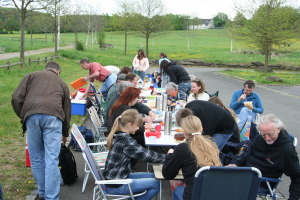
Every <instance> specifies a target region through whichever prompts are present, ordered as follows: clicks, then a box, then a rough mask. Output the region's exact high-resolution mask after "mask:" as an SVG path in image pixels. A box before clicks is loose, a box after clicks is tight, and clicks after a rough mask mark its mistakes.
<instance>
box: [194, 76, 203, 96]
mask: <svg viewBox="0 0 300 200" xmlns="http://www.w3.org/2000/svg"><path fill="white" fill-rule="evenodd" d="M191 91H192V92H193V93H194V94H200V93H202V92H204V91H205V84H204V82H203V81H202V80H201V79H199V78H195V79H193V80H192V89H191Z"/></svg>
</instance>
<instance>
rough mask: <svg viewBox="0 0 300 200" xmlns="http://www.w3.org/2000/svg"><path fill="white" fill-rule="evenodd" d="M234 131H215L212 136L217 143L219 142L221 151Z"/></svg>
mask: <svg viewBox="0 0 300 200" xmlns="http://www.w3.org/2000/svg"><path fill="white" fill-rule="evenodd" d="M232 134H233V133H230V134H224V133H215V134H214V135H213V136H212V137H213V140H214V141H215V143H216V144H217V146H218V148H219V150H220V151H221V150H222V149H223V148H224V146H225V144H226V143H227V141H228V140H229V138H230V137H231V136H232Z"/></svg>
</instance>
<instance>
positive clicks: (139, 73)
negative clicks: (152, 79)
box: [134, 71, 146, 81]
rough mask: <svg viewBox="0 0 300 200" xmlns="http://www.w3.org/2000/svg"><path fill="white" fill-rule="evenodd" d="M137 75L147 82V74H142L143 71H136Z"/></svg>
mask: <svg viewBox="0 0 300 200" xmlns="http://www.w3.org/2000/svg"><path fill="white" fill-rule="evenodd" d="M134 73H135V74H137V75H139V76H140V78H141V79H142V80H143V81H144V80H145V76H146V72H142V71H134Z"/></svg>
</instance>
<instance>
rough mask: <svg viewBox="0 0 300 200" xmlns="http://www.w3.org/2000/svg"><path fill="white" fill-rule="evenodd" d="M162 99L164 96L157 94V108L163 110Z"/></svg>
mask: <svg viewBox="0 0 300 200" xmlns="http://www.w3.org/2000/svg"><path fill="white" fill-rule="evenodd" d="M161 99H162V96H156V99H155V107H156V109H157V110H161Z"/></svg>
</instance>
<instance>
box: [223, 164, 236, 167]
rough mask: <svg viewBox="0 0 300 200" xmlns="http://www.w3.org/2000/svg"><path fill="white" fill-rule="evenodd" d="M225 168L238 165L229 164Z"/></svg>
mask: <svg viewBox="0 0 300 200" xmlns="http://www.w3.org/2000/svg"><path fill="white" fill-rule="evenodd" d="M225 167H237V166H236V164H229V165H226V166H225Z"/></svg>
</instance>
